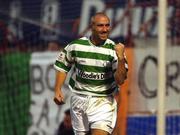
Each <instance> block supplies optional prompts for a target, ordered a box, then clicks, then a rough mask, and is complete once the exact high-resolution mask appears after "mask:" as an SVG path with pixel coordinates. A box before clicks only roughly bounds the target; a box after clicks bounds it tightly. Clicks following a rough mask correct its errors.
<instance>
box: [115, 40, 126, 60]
mask: <svg viewBox="0 0 180 135" xmlns="http://www.w3.org/2000/svg"><path fill="white" fill-rule="evenodd" d="M124 48H125V47H124V45H123V44H121V43H118V44H116V45H115V47H114V49H115V51H116V55H117V57H118V60H122V59H124Z"/></svg>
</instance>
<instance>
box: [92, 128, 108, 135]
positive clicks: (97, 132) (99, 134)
mask: <svg viewBox="0 0 180 135" xmlns="http://www.w3.org/2000/svg"><path fill="white" fill-rule="evenodd" d="M91 135H109V133H108V132H107V131H104V130H101V129H91Z"/></svg>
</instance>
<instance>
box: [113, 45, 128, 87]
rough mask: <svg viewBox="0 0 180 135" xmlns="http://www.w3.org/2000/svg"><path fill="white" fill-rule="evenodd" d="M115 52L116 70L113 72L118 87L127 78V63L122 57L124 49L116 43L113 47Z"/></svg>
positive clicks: (123, 56)
mask: <svg viewBox="0 0 180 135" xmlns="http://www.w3.org/2000/svg"><path fill="white" fill-rule="evenodd" d="M114 48H115V52H116V55H117V58H118V59H117V62H118V64H117V69H116V72H115V80H116V83H117V84H118V85H121V84H123V83H124V80H125V79H126V78H127V71H128V70H127V66H126V65H127V61H126V58H125V55H124V51H125V47H124V45H123V44H121V43H118V44H116V45H115V47H114Z"/></svg>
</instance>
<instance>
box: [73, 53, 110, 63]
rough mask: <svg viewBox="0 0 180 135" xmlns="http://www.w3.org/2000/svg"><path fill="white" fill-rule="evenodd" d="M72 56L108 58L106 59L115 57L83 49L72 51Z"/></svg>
mask: <svg viewBox="0 0 180 135" xmlns="http://www.w3.org/2000/svg"><path fill="white" fill-rule="evenodd" d="M72 57H79V58H90V59H97V60H106V61H112V60H113V57H112V56H110V55H106V54H101V53H95V52H83V51H72Z"/></svg>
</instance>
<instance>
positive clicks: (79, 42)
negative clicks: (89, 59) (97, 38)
mask: <svg viewBox="0 0 180 135" xmlns="http://www.w3.org/2000/svg"><path fill="white" fill-rule="evenodd" d="M72 44H79V45H90V44H89V42H88V40H82V39H77V40H75V41H72V42H71V43H70V45H72Z"/></svg>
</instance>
